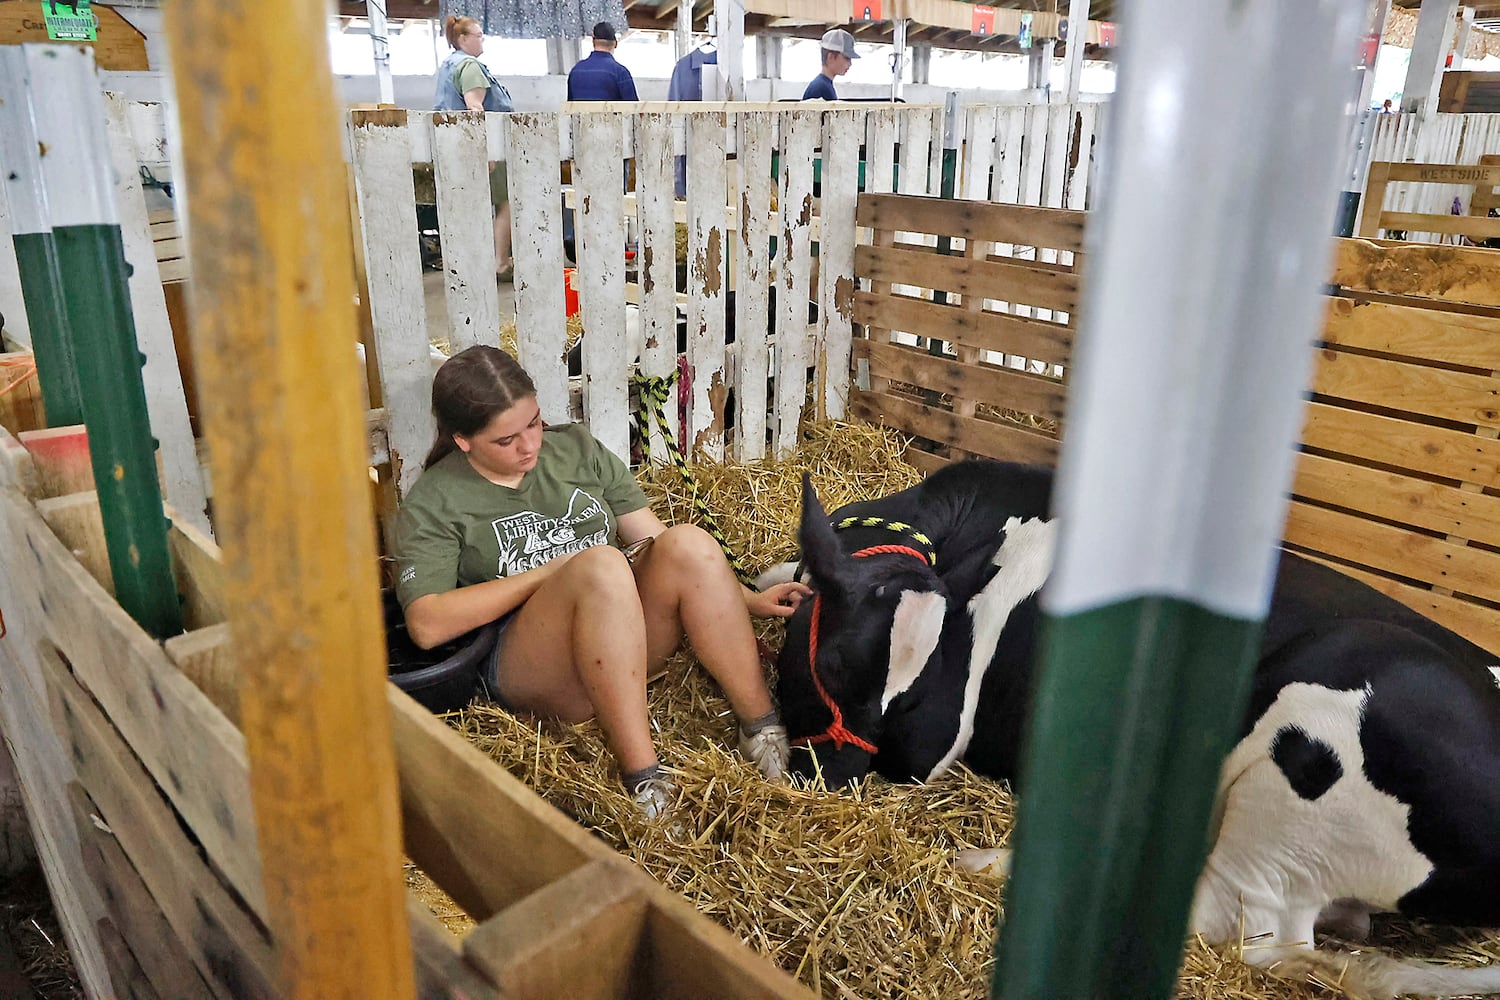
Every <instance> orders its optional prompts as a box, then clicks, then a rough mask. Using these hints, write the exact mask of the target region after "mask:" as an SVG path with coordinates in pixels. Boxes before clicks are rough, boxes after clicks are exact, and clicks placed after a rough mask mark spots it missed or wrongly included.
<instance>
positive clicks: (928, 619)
mask: <svg viewBox="0 0 1500 1000" xmlns="http://www.w3.org/2000/svg"><path fill="white" fill-rule="evenodd" d="M947 612H948V599H947V598H945V597H944V596H943V595H942V594H938V593H934V592H933V591H930V590H926V591H922V590H908V591H906V592H905V593H904V594H902V595H901V600H900V602H899V603H898V604H897V605H896V617H895V618H894V619H893V620H892V621H891V666H890V670H889V671H888V672H887V673H886V675H885V693H884V694H882V695H881V696H880V712H881V714H882V715H883V714H885V710H886V709H888V708H890V707H891V699H893V698H895V697H896V696H897V695H898V694H900V693H901V692H903V691H905V690H906V689H907V688H909V687H911V686H912V684H913V683H915V682H916V679H917V678H918V677H920V676H921V674H922V669H923V668H924V667H926V666H927V661H928V660H929V659H931V658H932V651H933V650H934V649H936V648H937V644H938V638H939V637H940V636H941V635H942V634H943V618H944V617H945V616H946V614H947Z"/></svg>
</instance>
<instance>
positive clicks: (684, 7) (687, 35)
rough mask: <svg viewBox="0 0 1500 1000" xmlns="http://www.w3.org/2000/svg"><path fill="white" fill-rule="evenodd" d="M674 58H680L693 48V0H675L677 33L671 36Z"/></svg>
mask: <svg viewBox="0 0 1500 1000" xmlns="http://www.w3.org/2000/svg"><path fill="white" fill-rule="evenodd" d="M672 41H673V43H674V44H673V46H672V51H673V52H674V53H675V56H674V58H677V59H681V58H682V57H683V56H685V55H687V54H688V53H689V52H690V51H692V48H693V0H677V33H676V35H674V36H673V39H672Z"/></svg>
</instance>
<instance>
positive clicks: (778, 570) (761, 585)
mask: <svg viewBox="0 0 1500 1000" xmlns="http://www.w3.org/2000/svg"><path fill="white" fill-rule="evenodd" d="M798 565H799V564H798V563H796V562H784V563H777V564H776V565H775V566H772V567H771V568H770V569H768V570H766V571H765V572H764V573H762V574H761V575H760V576H757V577H756V578H755V589H756V590H769V589H770V588H772V587H774V586H776V585H777V584H781V583H790V582H791V581H793V580H795V579H797V566H798ZM802 577H803V580H802V582H803V583H806V582H807V574H806V573H804V574H802Z"/></svg>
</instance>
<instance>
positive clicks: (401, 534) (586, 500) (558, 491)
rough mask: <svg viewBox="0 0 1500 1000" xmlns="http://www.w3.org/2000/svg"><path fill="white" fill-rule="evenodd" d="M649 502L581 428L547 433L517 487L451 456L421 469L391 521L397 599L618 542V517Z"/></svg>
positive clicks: (626, 472) (461, 457) (404, 600)
mask: <svg viewBox="0 0 1500 1000" xmlns="http://www.w3.org/2000/svg"><path fill="white" fill-rule="evenodd" d="M645 506H646V495H645V494H644V493H642V492H641V488H640V486H639V485H638V484H637V483H636V481H635V478H634V477H633V476H631V474H630V470H629V469H628V468H626V466H625V463H624V462H621V461H620V459H619V458H617V457H616V456H615V455H614V454H613V453H612V452H611V451H609V449H607V448H605V447H604V446H603V445H602V444H600V443H599V442H598V441H596V440H595V439H594V436H593V435H592V434H590V433H589V432H588V429H587V428H585V427H584V426H583V425H582V424H563V425H560V426H557V427H548V428H547V429H546V430H545V431H543V432H542V448H541V451H540V452H539V454H538V456H537V464H536V467H535V468H533V469H532V470H531V471H530V472H528V473H526V478H525V479H523V480H521V485H520V486H519V487H517V488H515V489H512V488H510V487H509V486H500V485H498V484H496V483H492V482H490V481H489V480H488V479H485V478H484V477H483V476H481V475H480V474H479V473H477V472H475V471H474V467H473V466H471V465H470V464H469V460H468V458H467V457H466V456H465V455H464V453H463V452H461V451H454V452H453V453H452V454H450V455H448V456H447V457H445V458H443V459H442V460H441V461H439V462H438V463H437V464H436V465H434V466H433V467H432V468H430V469H428V470H427V471H426V472H423V473H422V475H421V476H420V477H419V478H418V479H417V482H416V485H414V486H413V487H412V488H411V492H410V493H408V494H407V497H406V500H405V501H404V502H403V503H402V505H401V511H400V513H399V515H398V516H397V518H396V562H397V582H396V596H397V597H398V598H400V600H401V606H402V607H406V606H408V605H409V604H411V602H412V601H415V600H416V599H417V598H419V597H423V596H425V595H427V594H441V593H446V592H447V591H450V590H453V589H454V588H456V587H467V586H469V585H471V584H475V583H483V582H484V581H486V580H496V579H499V578H500V577H505V576H515V575H516V574H518V573H524V572H526V571H527V570H529V569H536V568H537V567H538V566H541V565H543V564H544V563H547V562H549V561H551V560H552V559H555V558H557V557H558V556H561V555H567V554H568V553H572V552H579V551H582V550H583V549H586V548H589V547H591V546H594V545H610V544H614V542H615V541H616V531H617V525H618V520H619V517H620V515H621V514H629V513H630V512H631V511H634V510H640V509H641V508H642V507H645Z"/></svg>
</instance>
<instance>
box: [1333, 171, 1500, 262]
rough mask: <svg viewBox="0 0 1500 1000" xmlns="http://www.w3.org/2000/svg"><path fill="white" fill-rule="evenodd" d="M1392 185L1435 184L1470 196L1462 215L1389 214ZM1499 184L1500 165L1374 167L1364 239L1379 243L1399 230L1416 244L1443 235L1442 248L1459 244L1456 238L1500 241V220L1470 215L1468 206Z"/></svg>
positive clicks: (1464, 199)
mask: <svg viewBox="0 0 1500 1000" xmlns="http://www.w3.org/2000/svg"><path fill="white" fill-rule="evenodd" d="M1393 181H1405V182H1408V183H1417V184H1435V185H1441V186H1442V187H1443V188H1445V189H1457V188H1463V189H1465V195H1464V196H1461V197H1459V202H1460V208H1461V209H1462V212H1460V213H1454V212H1452V211H1451V210H1450V211H1446V212H1443V211H1439V212H1437V213H1433V214H1424V213H1416V212H1397V211H1391V210H1388V209H1386V208H1385V204H1386V191H1387V188H1388V187H1389V186H1390V184H1391V183H1392V182H1393ZM1497 184H1500V165H1487V164H1474V165H1472V166H1468V165H1464V164H1449V163H1388V162H1385V161H1380V162H1376V163H1372V164H1370V176H1369V181H1368V183H1367V186H1366V189H1365V197H1364V204H1363V208H1362V210H1361V212H1360V221H1359V235H1360V236H1361V237H1362V238H1365V239H1374V238H1376V237H1378V236H1380V234H1381V233H1383V232H1390V231H1391V230H1399V231H1401V232H1404V233H1407V234H1409V235H1410V236H1412V237H1416V238H1422V237H1426V236H1429V235H1431V234H1438V235H1437V237H1436V239H1437V240H1438V241H1440V242H1441V241H1444V240H1447V241H1453V242H1456V240H1454V237H1460V236H1466V237H1469V238H1470V239H1474V240H1481V239H1491V238H1494V237H1500V219H1491V218H1489V217H1488V214H1484V215H1479V216H1475V215H1470V214H1468V212H1469V208H1468V206H1467V203H1468V202H1470V201H1471V200H1472V199H1473V197H1474V196H1475V195H1476V193H1478V192H1483V193H1484V194H1485V195H1486V196H1487V195H1489V194H1490V193H1491V192H1493V190H1494V188H1495V186H1496V185H1497ZM1485 201H1487V198H1481V202H1485ZM1450 204H1451V203H1450Z"/></svg>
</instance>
